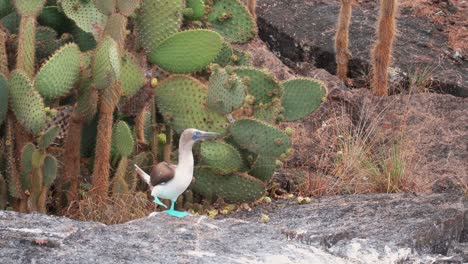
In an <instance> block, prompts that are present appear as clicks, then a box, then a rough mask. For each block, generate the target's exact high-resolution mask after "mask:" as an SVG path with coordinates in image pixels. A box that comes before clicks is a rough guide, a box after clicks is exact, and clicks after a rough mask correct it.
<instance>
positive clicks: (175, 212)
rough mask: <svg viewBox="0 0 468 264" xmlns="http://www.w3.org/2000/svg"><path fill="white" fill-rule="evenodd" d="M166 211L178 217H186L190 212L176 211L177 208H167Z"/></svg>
mask: <svg viewBox="0 0 468 264" xmlns="http://www.w3.org/2000/svg"><path fill="white" fill-rule="evenodd" d="M164 212H165V213H166V214H168V215H172V216H175V217H178V218H182V217H186V216H187V215H189V213H187V212H181V211H175V210H166V211H164Z"/></svg>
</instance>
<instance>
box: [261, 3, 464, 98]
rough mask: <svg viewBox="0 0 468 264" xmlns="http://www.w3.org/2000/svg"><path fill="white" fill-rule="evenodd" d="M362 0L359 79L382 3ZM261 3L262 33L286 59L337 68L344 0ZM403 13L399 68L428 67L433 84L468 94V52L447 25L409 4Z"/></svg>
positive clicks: (354, 67)
mask: <svg viewBox="0 0 468 264" xmlns="http://www.w3.org/2000/svg"><path fill="white" fill-rule="evenodd" d="M358 2H359V3H358V4H356V5H355V6H354V7H353V16H352V21H351V26H350V37H349V38H350V51H351V53H352V58H351V60H350V77H351V78H356V79H359V78H360V77H363V75H364V77H365V76H366V75H367V74H368V72H369V65H370V59H369V58H370V55H369V54H370V50H371V47H372V45H373V40H374V36H375V27H376V21H377V16H378V9H379V5H378V1H367V0H362V1H358ZM407 2H408V1H407ZM432 2H433V3H434V4H436V2H452V1H432ZM257 3H258V4H257V13H258V14H257V19H258V25H259V35H260V37H261V39H262V40H263V41H265V42H267V43H268V44H269V45H270V47H271V48H272V50H273V51H274V52H275V53H276V54H277V55H279V56H280V57H281V59H282V60H283V61H285V62H286V63H287V64H288V65H289V66H292V67H293V68H297V67H299V68H300V66H301V65H304V63H305V64H310V65H311V66H312V67H316V68H322V69H325V70H327V71H328V72H330V73H332V74H335V69H336V62H335V50H334V35H335V33H336V22H337V17H338V13H339V9H340V4H339V1H323V0H309V1H304V0H290V1H282V0H258V1H257ZM460 5H463V4H461V3H460ZM447 6H448V7H447V10H445V11H443V12H442V11H441V14H440V15H441V16H443V15H446V16H450V12H453V10H452V9H453V8H455V9H456V7H454V6H451V5H447ZM399 13H400V15H399V17H398V26H397V28H398V35H397V38H396V41H395V46H394V53H393V57H394V60H393V61H394V63H393V66H392V67H393V68H394V71H396V72H402V73H403V75H406V76H408V75H412V74H415V73H418V72H421V71H423V70H426V71H428V72H429V73H430V75H431V77H433V79H432V81H431V82H432V85H431V86H432V87H431V88H432V90H434V91H439V92H443V93H450V94H452V95H455V96H461V97H468V70H467V69H468V60H467V58H466V56H468V54H462V53H463V51H461V53H460V51H456V50H453V49H452V48H451V47H450V45H449V36H448V35H447V34H446V32H445V31H444V29H443V28H441V27H443V25H439V24H436V23H435V22H434V21H432V20H430V19H428V18H427V17H418V16H416V15H415V12H414V11H413V10H411V9H410V8H408V7H402V8H401V9H400V12H399ZM445 13H447V14H445ZM460 22H461V21H460ZM457 23H458V22H457ZM447 24H448V23H447ZM465 52H466V51H465Z"/></svg>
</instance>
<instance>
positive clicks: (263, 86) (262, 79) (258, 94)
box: [235, 67, 282, 107]
mask: <svg viewBox="0 0 468 264" xmlns="http://www.w3.org/2000/svg"><path fill="white" fill-rule="evenodd" d="M235 72H236V74H237V76H239V77H241V78H244V79H246V85H247V89H248V92H249V94H251V95H253V97H255V106H256V107H259V106H261V104H263V105H264V106H268V105H269V104H270V103H271V102H272V101H273V100H274V99H275V98H280V97H281V94H282V89H281V86H280V85H279V84H278V82H277V81H276V80H275V78H273V76H271V75H270V74H269V73H267V72H265V71H260V70H257V69H254V68H247V67H241V68H237V69H236V70H235Z"/></svg>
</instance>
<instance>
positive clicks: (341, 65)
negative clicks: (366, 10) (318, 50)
mask: <svg viewBox="0 0 468 264" xmlns="http://www.w3.org/2000/svg"><path fill="white" fill-rule="evenodd" d="M351 1H352V0H341V9H340V16H339V17H338V30H337V31H336V38H335V50H336V64H337V69H336V72H337V75H338V78H340V79H341V80H346V77H347V75H348V62H349V58H350V52H349V50H348V45H349V25H350V23H351V14H352V6H351Z"/></svg>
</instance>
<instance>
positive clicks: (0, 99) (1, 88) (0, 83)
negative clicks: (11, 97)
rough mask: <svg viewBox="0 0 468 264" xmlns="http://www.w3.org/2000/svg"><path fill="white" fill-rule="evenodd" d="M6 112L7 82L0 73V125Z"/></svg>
mask: <svg viewBox="0 0 468 264" xmlns="http://www.w3.org/2000/svg"><path fill="white" fill-rule="evenodd" d="M7 112H8V83H7V80H6V78H5V76H3V74H1V73H0V126H2V123H3V121H5V117H6V114H7Z"/></svg>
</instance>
